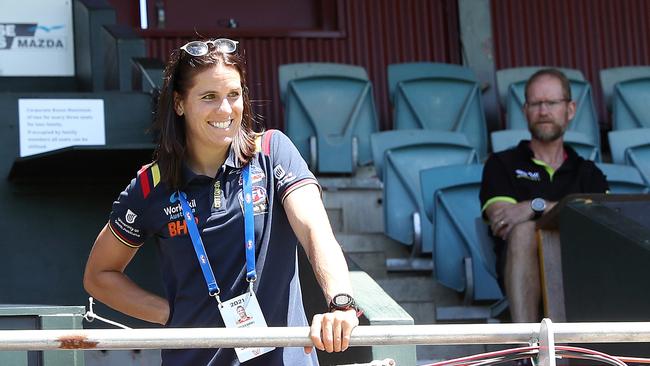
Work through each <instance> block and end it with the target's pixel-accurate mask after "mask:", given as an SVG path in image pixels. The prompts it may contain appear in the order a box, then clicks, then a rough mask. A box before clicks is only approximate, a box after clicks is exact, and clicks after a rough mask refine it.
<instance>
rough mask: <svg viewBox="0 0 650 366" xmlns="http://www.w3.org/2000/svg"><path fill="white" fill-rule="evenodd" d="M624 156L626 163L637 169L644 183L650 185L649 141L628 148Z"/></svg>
mask: <svg viewBox="0 0 650 366" xmlns="http://www.w3.org/2000/svg"><path fill="white" fill-rule="evenodd" d="M625 157H626V160H627V162H628V164H630V165H632V166H633V167H635V168H636V169H637V170H638V171H639V173H640V174H641V178H643V181H644V182H645V184H646V185H649V186H650V143H647V144H643V145H638V146H632V147H630V148H628V149H627V150H626V152H625Z"/></svg>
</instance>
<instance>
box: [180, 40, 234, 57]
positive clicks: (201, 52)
mask: <svg viewBox="0 0 650 366" xmlns="http://www.w3.org/2000/svg"><path fill="white" fill-rule="evenodd" d="M238 43H239V42H237V41H233V40H232V39H228V38H217V39H213V40H210V41H192V42H188V43H186V44H185V45H184V46H183V47H181V50H183V51H185V52H187V53H188V54H189V55H191V56H205V55H207V54H208V52H209V50H210V45H212V46H213V47H215V48H216V49H217V50H219V52H221V53H233V52H235V51H237V44H238Z"/></svg>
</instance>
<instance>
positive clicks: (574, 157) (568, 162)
mask: <svg viewBox="0 0 650 366" xmlns="http://www.w3.org/2000/svg"><path fill="white" fill-rule="evenodd" d="M517 150H519V151H520V152H521V153H522V154H524V156H527V157H528V159H529V160H532V159H534V158H535V153H534V152H533V150H532V149H531V148H530V140H521V141H520V142H519V145H517ZM564 153H565V154H566V159H565V160H564V162H563V163H562V165H561V166H560V168H559V169H562V168H564V166H567V167H569V168H570V167H573V166H574V165H575V164H576V163H577V162H578V160H579V159H580V156H579V155H578V153H576V151H575V150H573V148H572V147H571V146H569V145H567V144H566V143H564ZM559 169H558V170H559Z"/></svg>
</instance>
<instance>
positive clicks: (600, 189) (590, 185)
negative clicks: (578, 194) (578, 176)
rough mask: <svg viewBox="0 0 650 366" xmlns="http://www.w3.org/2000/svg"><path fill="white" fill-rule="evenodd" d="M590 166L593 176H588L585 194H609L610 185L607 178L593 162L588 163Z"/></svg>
mask: <svg viewBox="0 0 650 366" xmlns="http://www.w3.org/2000/svg"><path fill="white" fill-rule="evenodd" d="M586 163H587V164H588V166H589V167H590V168H591V169H589V171H590V172H591V174H588V176H587V177H586V178H587V179H585V181H584V185H585V187H584V193H607V192H609V183H608V182H607V177H606V176H605V174H603V172H602V170H600V169H599V168H598V167H597V166H596V164H594V163H593V162H591V161H586Z"/></svg>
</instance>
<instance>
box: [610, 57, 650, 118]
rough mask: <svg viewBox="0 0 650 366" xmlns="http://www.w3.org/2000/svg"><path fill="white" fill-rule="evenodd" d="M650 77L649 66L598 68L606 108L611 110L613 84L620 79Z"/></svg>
mask: <svg viewBox="0 0 650 366" xmlns="http://www.w3.org/2000/svg"><path fill="white" fill-rule="evenodd" d="M644 77H650V66H623V67H612V68H609V69H601V70H600V86H601V88H602V89H603V95H604V96H605V102H606V104H607V109H608V110H610V111H611V110H612V97H613V95H614V86H615V85H616V84H617V83H620V82H621V81H626V80H630V79H638V78H644Z"/></svg>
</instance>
